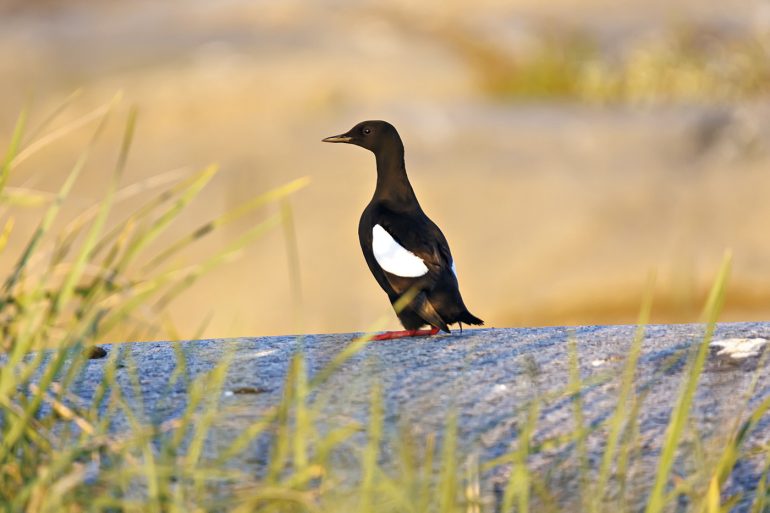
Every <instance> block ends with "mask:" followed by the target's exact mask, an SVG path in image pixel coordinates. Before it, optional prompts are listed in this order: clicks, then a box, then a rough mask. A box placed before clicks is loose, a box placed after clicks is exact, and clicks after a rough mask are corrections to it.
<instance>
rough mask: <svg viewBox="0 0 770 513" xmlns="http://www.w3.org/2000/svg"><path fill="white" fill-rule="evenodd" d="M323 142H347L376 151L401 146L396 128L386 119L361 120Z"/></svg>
mask: <svg viewBox="0 0 770 513" xmlns="http://www.w3.org/2000/svg"><path fill="white" fill-rule="evenodd" d="M322 141H323V142H330V143H348V144H355V145H356V146H361V147H362V148H366V149H367V150H370V151H373V152H374V153H377V152H379V151H381V150H384V149H386V148H392V147H399V146H400V147H403V144H402V143H401V137H399V135H398V132H397V131H396V128H395V127H394V126H393V125H391V124H390V123H388V122H387V121H378V120H374V121H362V122H361V123H359V124H357V125H356V126H354V127H353V128H351V129H350V130H348V131H347V132H345V133H344V134H340V135H334V136H332V137H327V138H326V139H322Z"/></svg>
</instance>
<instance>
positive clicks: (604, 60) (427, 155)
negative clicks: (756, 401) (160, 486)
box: [0, 0, 770, 336]
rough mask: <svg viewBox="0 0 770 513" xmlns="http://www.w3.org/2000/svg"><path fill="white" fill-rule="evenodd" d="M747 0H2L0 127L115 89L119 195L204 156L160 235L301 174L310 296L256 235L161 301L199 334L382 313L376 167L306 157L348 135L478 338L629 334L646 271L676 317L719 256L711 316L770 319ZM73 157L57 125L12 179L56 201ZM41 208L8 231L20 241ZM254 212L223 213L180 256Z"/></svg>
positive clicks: (327, 150) (139, 197) (763, 124)
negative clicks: (129, 149) (529, 333)
mask: <svg viewBox="0 0 770 513" xmlns="http://www.w3.org/2000/svg"><path fill="white" fill-rule="evenodd" d="M739 3H740V6H726V5H725V4H723V3H720V2H698V3H697V4H696V3H689V2H680V3H672V2H669V3H666V2H652V3H639V4H636V3H630V4H625V5H622V6H620V5H616V4H606V3H604V2H603V1H602V0H586V1H583V2H580V3H579V5H575V4H573V3H572V2H570V1H568V0H558V1H556V2H549V3H548V4H547V5H546V4H543V3H535V2H525V1H522V2H517V3H513V4H509V3H507V2H497V1H495V0H488V1H484V2H481V3H477V4H474V6H473V7H470V6H463V5H461V4H446V3H443V2H435V3H434V2H421V3H419V4H405V3H401V4H388V5H384V4H380V3H377V2H372V3H369V2H363V3H352V2H351V3H350V4H346V3H343V4H340V5H338V6H337V7H335V8H334V9H332V8H330V7H329V6H328V5H326V4H325V3H322V2H317V3H316V2H296V3H295V2H292V1H289V2H281V3H275V4H267V5H262V4H260V5H259V6H257V5H256V4H253V3H250V2H241V1H235V2H228V3H219V4H216V5H213V4H209V3H207V2H196V1H193V2H186V3H184V5H183V4H181V3H177V2H173V1H172V2H164V3H162V4H159V3H156V2H144V1H140V2H132V3H130V4H127V3H121V2H109V3H98V4H96V3H93V2H88V1H84V2H74V3H67V4H56V3H48V2H46V3H37V2H36V3H13V5H10V4H9V5H7V6H6V7H7V8H6V10H4V11H3V12H4V16H2V18H1V19H0V25H2V26H0V72H1V73H2V74H3V76H5V77H8V78H9V79H8V80H6V81H3V82H2V83H0V98H2V100H0V134H5V135H4V136H3V137H4V139H5V140H8V139H9V138H10V136H11V132H12V129H13V125H14V120H15V116H16V112H17V110H18V106H19V105H20V104H23V103H25V102H27V101H31V102H32V105H34V106H35V107H36V110H37V111H39V110H45V109H46V108H52V107H53V106H54V105H55V104H57V103H58V102H60V101H61V98H63V97H66V96H67V95H69V94H70V93H71V91H72V90H74V89H77V88H82V91H83V93H82V95H81V99H80V101H79V102H77V103H76V104H75V105H73V108H72V109H71V110H70V111H69V112H67V113H64V115H63V116H62V117H61V118H60V120H59V121H57V123H58V124H55V126H54V128H56V129H58V128H62V127H66V126H68V124H70V123H73V122H75V121H76V119H77V118H79V117H82V116H86V115H87V114H88V113H89V112H92V111H93V109H95V108H96V107H97V106H98V105H99V104H100V103H101V102H103V101H104V99H105V98H109V97H110V96H111V95H112V94H114V91H115V90H119V89H121V90H123V91H124V94H125V95H126V97H127V98H128V99H129V100H130V101H131V102H132V103H135V104H137V105H138V106H139V108H140V111H141V112H142V126H143V130H142V132H141V133H140V134H139V136H138V140H137V141H136V145H137V151H135V152H134V153H133V155H132V162H133V163H134V165H133V166H131V167H130V168H129V169H128V170H127V175H126V180H127V182H133V183H145V182H147V181H149V180H153V179H155V178H157V179H160V180H162V177H163V176H164V173H166V172H168V170H176V171H174V172H181V171H180V170H181V169H184V168H185V167H186V166H198V167H204V166H205V165H206V164H207V163H208V162H212V161H217V162H220V163H221V168H220V169H221V170H220V172H218V173H217V175H216V176H214V177H213V178H212V180H211V183H210V184H209V187H207V188H206V189H205V190H204V191H203V192H202V198H203V201H202V202H201V204H200V205H198V206H194V207H193V208H192V209H189V210H187V211H185V212H184V213H182V214H181V215H180V217H179V220H178V223H176V224H174V225H173V226H172V227H170V230H171V232H170V233H174V231H175V230H180V231H181V230H188V231H189V230H193V229H194V228H195V227H196V226H198V225H200V224H202V223H203V222H204V219H205V218H206V217H207V216H208V215H210V214H211V215H214V216H216V215H220V214H222V213H224V212H226V211H228V210H230V209H233V208H235V207H236V206H237V205H238V204H240V203H242V202H244V201H247V199H248V198H249V196H250V195H252V194H256V193H258V192H259V191H263V190H268V189H272V188H275V187H278V186H280V185H281V184H283V183H285V182H286V181H288V180H291V179H293V178H297V177H300V176H304V175H310V176H312V177H313V178H314V185H313V187H311V188H308V189H306V190H304V191H302V193H301V194H300V196H298V199H297V200H296V201H294V202H293V207H294V209H295V210H294V221H295V225H296V232H297V241H298V244H297V251H298V262H299V267H300V268H301V270H302V273H301V276H302V283H301V286H298V285H297V284H292V283H291V282H290V280H289V278H288V275H289V273H288V272H287V271H288V269H287V259H286V251H285V245H284V243H283V242H282V241H281V240H280V239H279V238H278V237H279V236H278V235H277V234H270V235H268V236H267V239H266V242H265V244H266V247H269V248H270V249H269V250H268V251H258V250H257V249H256V248H249V249H245V250H244V258H242V259H241V260H239V261H237V262H233V263H229V264H228V265H225V266H222V267H220V268H218V269H217V270H215V271H214V272H212V273H211V274H210V275H208V276H206V277H203V278H202V279H201V280H199V281H198V282H196V283H195V284H194V285H192V286H191V287H190V288H189V289H188V290H187V291H185V292H184V293H183V294H181V295H180V296H179V297H178V298H177V301H175V302H174V303H172V304H171V305H170V313H169V315H170V318H171V319H173V322H174V323H175V324H177V325H180V326H188V327H190V325H196V324H197V322H198V320H199V319H203V318H210V319H211V320H210V323H209V324H208V328H207V329H206V330H205V331H204V332H202V335H204V336H235V335H244V334H247V335H257V334H279V333H289V332H297V331H305V332H324V331H353V330H359V329H361V328H362V327H363V326H367V325H368V324H369V323H370V322H371V320H372V317H373V316H374V315H375V313H376V312H380V311H381V308H382V307H383V306H387V300H386V298H385V297H384V296H383V295H382V293H381V291H380V290H379V288H378V287H377V286H376V284H375V283H374V281H373V280H372V279H371V276H370V275H369V273H368V270H367V268H366V266H365V264H364V262H363V259H362V257H361V255H360V251H359V248H358V241H357V240H356V228H355V227H356V223H357V219H358V216H359V215H360V212H361V210H362V209H363V207H364V205H365V203H366V201H367V200H368V198H369V197H370V195H371V191H372V188H373V180H374V176H373V174H374V165H373V162H372V161H371V158H370V156H369V155H367V154H365V153H363V152H361V151H359V150H356V149H351V148H339V147H329V146H328V145H327V146H324V145H321V144H320V143H319V139H320V138H322V137H324V136H327V135H329V134H331V133H339V132H340V131H342V130H345V129H347V128H349V127H350V126H352V125H353V124H354V123H355V122H357V121H360V120H361V119H363V118H385V119H388V120H390V121H392V122H393V123H394V124H395V125H396V126H397V127H398V128H399V130H400V132H401V134H402V136H403V138H404V140H405V143H406V148H407V167H408V170H409V173H410V177H411V179H412V182H413V184H414V186H415V188H416V191H417V193H418V196H419V198H420V200H421V202H422V204H423V206H424V207H425V209H426V211H427V212H428V214H429V215H430V216H431V217H432V218H433V219H434V220H435V221H436V222H437V223H438V224H439V226H441V227H442V229H443V230H444V232H445V233H446V235H447V237H448V239H449V241H450V243H451V245H452V250H453V254H454V255H455V256H456V259H457V262H458V270H459V272H460V282H461V287H462V290H463V293H464V296H465V297H466V300H467V302H468V304H469V306H472V308H473V310H474V311H479V312H480V313H479V315H481V316H482V317H483V318H484V319H486V320H488V323H489V324H490V325H493V326H503V325H535V324H564V323H570V324H571V323H597V322H598V323H607V322H632V321H633V319H634V318H635V315H636V302H637V298H638V297H639V294H640V293H641V289H642V287H643V283H644V280H643V277H644V276H646V275H647V273H648V272H649V271H650V270H651V269H654V270H657V272H658V275H659V276H660V277H661V279H660V280H659V285H658V290H657V295H656V304H657V305H659V308H658V309H656V311H655V314H654V315H655V318H654V320H655V321H692V320H695V319H696V318H697V312H698V310H699V305H700V304H701V303H702V301H703V300H704V299H705V296H706V294H707V291H708V288H709V279H710V278H709V277H710V276H711V275H712V274H713V272H714V270H715V269H716V267H717V266H718V262H719V258H720V255H721V254H722V251H723V250H724V249H725V248H726V247H731V248H733V250H734V254H735V266H734V267H735V269H734V279H733V281H732V282H731V286H730V290H729V291H728V296H727V297H728V299H727V304H726V308H725V319H726V320H749V319H759V318H766V317H767V316H768V315H770V310H768V306H767V305H770V292H768V291H770V243H768V242H767V240H766V237H765V236H764V222H763V220H764V219H767V218H768V216H770V206H769V205H768V204H767V202H765V201H764V200H763V197H762V194H761V191H763V190H767V188H768V187H770V178H769V177H768V174H767V172H766V169H767V166H768V165H770V152H768V151H767V148H768V147H769V146H770V136H768V134H770V126H769V125H768V122H767V119H770V115H768V112H770V103H768V100H767V89H768V87H767V86H768V67H769V66H770V65H769V64H768V62H770V59H768V58H767V57H768V48H769V41H768V39H769V37H770V36H769V35H768V34H770V23H768V22H767V19H768V16H767V9H766V6H764V4H763V3H762V2H754V1H752V0H741V1H740V2H739ZM109 130H110V129H109V128H108V131H109ZM86 142H87V141H86V140H85V136H84V135H82V132H78V131H72V132H68V133H67V136H65V137H62V138H59V139H57V140H56V141H54V142H53V143H52V144H51V145H50V146H49V148H48V151H46V152H41V153H38V154H36V155H34V156H33V157H31V158H29V159H26V160H24V161H23V162H20V163H19V165H18V166H17V168H16V170H15V172H14V173H12V174H11V175H10V177H9V185H10V186H11V187H17V188H25V187H26V188H34V189H35V191H37V193H38V196H37V198H38V199H42V198H44V197H50V196H51V195H54V194H55V193H56V190H57V188H58V184H59V183H61V181H62V180H63V178H64V177H63V176H62V175H61V174H60V173H61V171H60V169H61V167H60V165H59V164H60V162H67V161H73V160H74V159H76V158H77V152H78V151H79V150H78V148H81V147H83V145H84V144H86ZM111 159H112V155H110V154H109V153H108V152H105V151H102V150H101V149H99V148H97V149H96V150H95V151H94V154H93V155H92V157H91V160H90V162H91V163H92V165H91V166H89V167H88V168H86V169H85V170H84V179H83V181H82V184H81V187H79V188H77V189H76V190H74V191H73V201H72V202H71V203H70V204H67V205H64V206H63V208H62V211H61V214H60V219H61V220H62V222H65V220H71V219H74V218H75V217H77V216H78V215H79V211H80V210H81V209H82V208H83V206H86V205H92V204H94V203H96V202H97V201H98V200H99V199H100V198H102V196H103V193H104V190H106V188H107V187H108V186H109V180H108V179H107V174H106V173H104V172H103V170H104V169H108V168H109V166H111V165H112V160H111ZM145 195H146V193H145V192H138V193H137V194H135V195H133V196H132V197H130V198H127V199H126V200H125V202H124V203H122V204H121V208H125V209H127V210H131V209H134V208H137V207H139V206H140V205H141V203H142V201H143V199H144V196H145ZM42 205H44V203H42V202H40V201H38V203H37V207H34V206H31V208H30V209H29V210H27V211H26V213H24V214H21V215H19V216H18V217H17V227H16V230H15V232H14V234H12V235H11V236H10V237H9V240H8V245H9V247H10V248H11V249H13V250H16V251H18V250H19V249H20V248H21V247H22V245H23V243H24V239H23V238H21V237H19V236H18V234H20V233H29V232H30V231H31V230H32V229H34V227H35V222H34V219H35V216H36V215H38V214H39V210H38V211H35V210H34V208H38V209H39V208H42ZM203 205H205V207H204V206H203ZM261 220H263V218H262V217H261V214H259V213H257V214H255V215H253V216H244V217H240V218H238V219H235V220H234V221H233V222H232V223H231V224H229V225H228V226H225V227H224V228H223V229H222V230H220V231H218V232H217V233H214V234H213V235H212V236H211V237H209V238H207V240H203V241H201V242H200V244H198V245H196V246H195V247H189V248H187V249H185V250H182V251H180V252H179V253H178V254H176V255H175V257H174V258H175V262H176V263H178V264H180V265H185V264H189V262H190V261H192V260H194V259H195V258H196V256H197V253H199V252H203V253H206V252H213V251H216V249H217V248H218V247H221V246H222V245H223V244H224V243H225V241H226V238H227V236H230V235H234V234H235V233H236V232H237V231H238V230H244V229H248V227H249V224H251V223H256V222H260V221H261ZM106 222H107V225H108V226H111V224H112V223H113V217H110V218H109V219H108V220H107V221H106ZM57 229H58V228H57ZM155 245H156V244H153V245H152V246H153V247H152V248H151V249H155ZM9 254H11V253H6V254H5V255H0V268H2V269H10V268H11V266H12V265H13V264H14V262H13V261H12V260H11V259H10V258H9V257H8V255H9ZM341 283H344V284H345V286H344V287H341V286H340V284H341ZM299 289H301V294H302V297H303V310H304V313H303V315H302V316H297V315H295V310H294V307H293V305H292V297H294V296H295V295H296V294H297V290H299ZM299 318H301V319H302V324H301V325H298V324H297V319H299ZM390 327H392V328H396V327H397V321H396V320H395V317H394V318H392V324H391V326H390Z"/></svg>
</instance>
